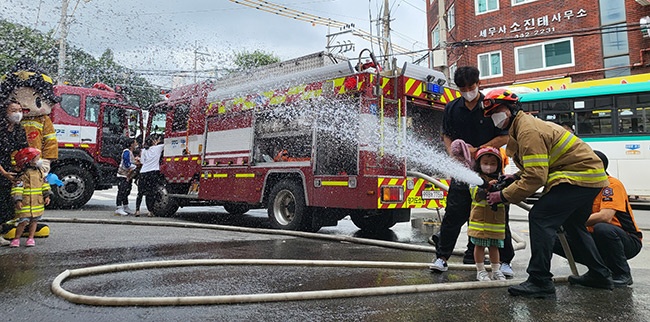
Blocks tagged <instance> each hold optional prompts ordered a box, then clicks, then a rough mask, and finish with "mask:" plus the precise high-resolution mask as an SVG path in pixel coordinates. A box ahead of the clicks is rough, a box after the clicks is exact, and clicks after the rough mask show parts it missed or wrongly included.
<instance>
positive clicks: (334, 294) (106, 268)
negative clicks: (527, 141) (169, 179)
mask: <svg viewBox="0 0 650 322" xmlns="http://www.w3.org/2000/svg"><path fill="white" fill-rule="evenodd" d="M409 175H412V174H411V173H409ZM425 180H427V181H430V182H432V183H434V184H436V182H437V183H438V184H439V185H440V186H439V187H440V188H441V189H444V190H447V186H446V185H444V184H442V183H440V182H439V181H437V180H435V179H433V178H425ZM43 221H44V222H58V223H78V224H82V223H83V224H121V225H147V226H165V227H181V228H197V229H218V230H228V231H237V232H245V233H263V234H271V235H286V236H295V237H303V238H318V239H325V240H331V241H339V242H350V243H359V244H365V245H373V246H381V247H389V248H397V249H405V250H411V251H425V252H433V251H435V248H434V247H431V246H420V245H408V244H403V243H396V242H388V241H380V240H370V239H364V238H356V237H350V236H334V235H323V234H316V233H308V232H299V231H286V230H273V229H261V228H247V227H235V226H225V225H211V224H195V223H181V222H159V221H146V222H145V221H121V220H108V219H105V220H103V219H99V220H98V219H77V218H74V219H66V218H47V219H44V220H43ZM512 239H513V241H514V242H515V243H514V245H513V247H514V249H515V250H520V249H523V248H525V247H526V243H525V240H524V239H523V238H522V237H521V236H519V235H517V234H515V233H513V234H512ZM454 254H455V255H462V254H463V251H462V250H455V251H454ZM214 265H230V266H232V265H248V266H250V265H257V266H269V265H274V266H278V265H282V266H307V267H348V268H386V269H417V270H421V269H427V268H428V266H429V263H403V262H380V261H326V260H288V259H279V260H278V259H273V260H269V259H193V260H172V261H151V262H138V263H125V264H114V265H101V266H94V267H86V268H79V269H70V270H66V271H64V272H62V273H61V274H59V275H58V276H57V277H56V278H55V279H54V281H53V282H52V285H51V290H52V292H53V293H54V294H56V295H57V296H60V297H62V298H64V299H66V300H67V301H70V302H72V303H77V304H86V305H101V306H174V305H206V304H237V303H259V302H279V301H295V300H315V299H332V298H348V297H363V296H378V295H396V294H411V293H424V292H438V291H452V290H471V289H482V288H495V287H507V286H511V285H516V284H519V283H520V282H521V280H507V281H493V282H491V283H485V282H479V281H475V282H456V283H435V284H420V285H403V286H385V287H372V288H356V289H338V290H320V291H307V292H285V293H267V294H241V295H216V296H187V297H101V296H88V295H82V294H75V293H72V292H70V291H67V290H65V289H64V288H63V287H62V286H61V285H62V283H63V282H64V281H65V280H66V279H69V278H74V277H82V276H89V275H98V274H106V273H115V272H122V271H129V270H143V269H157V268H170V267H189V266H214ZM449 268H450V269H452V270H475V267H474V266H472V265H461V264H449ZM554 280H555V281H556V282H566V280H567V277H556V278H554Z"/></svg>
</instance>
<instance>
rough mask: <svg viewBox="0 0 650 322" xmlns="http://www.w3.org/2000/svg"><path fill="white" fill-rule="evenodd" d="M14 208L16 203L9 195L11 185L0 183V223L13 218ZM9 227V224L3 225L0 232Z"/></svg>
mask: <svg viewBox="0 0 650 322" xmlns="http://www.w3.org/2000/svg"><path fill="white" fill-rule="evenodd" d="M15 209H16V203H15V202H14V198H12V197H11V185H3V184H0V225H1V224H4V223H5V222H7V221H9V220H11V219H14V214H15ZM12 228H13V227H12ZM9 229H10V228H9V225H3V226H2V228H0V233H2V234H4V233H6V232H7V231H9Z"/></svg>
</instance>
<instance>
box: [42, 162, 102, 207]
mask: <svg viewBox="0 0 650 322" xmlns="http://www.w3.org/2000/svg"><path fill="white" fill-rule="evenodd" d="M52 173H54V174H56V175H57V176H58V177H59V179H60V180H61V181H62V182H63V185H62V186H52V187H51V188H52V198H51V199H52V200H51V203H50V207H53V208H59V209H71V208H81V207H82V206H83V205H85V204H86V203H87V202H88V200H90V198H91V197H92V196H93V193H94V192H95V181H94V179H93V176H92V175H91V174H90V172H88V170H86V168H84V167H79V166H73V165H65V166H62V167H60V168H56V169H54V170H52Z"/></svg>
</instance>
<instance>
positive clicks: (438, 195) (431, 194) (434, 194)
mask: <svg viewBox="0 0 650 322" xmlns="http://www.w3.org/2000/svg"><path fill="white" fill-rule="evenodd" d="M444 197H445V195H444V192H443V191H442V190H424V191H422V199H424V200H431V199H442V198H444Z"/></svg>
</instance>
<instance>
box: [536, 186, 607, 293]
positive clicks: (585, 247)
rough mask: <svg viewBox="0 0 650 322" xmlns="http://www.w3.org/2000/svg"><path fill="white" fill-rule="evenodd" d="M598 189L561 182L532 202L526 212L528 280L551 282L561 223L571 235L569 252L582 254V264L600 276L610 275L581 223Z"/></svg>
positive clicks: (583, 223) (589, 210) (583, 222)
mask: <svg viewBox="0 0 650 322" xmlns="http://www.w3.org/2000/svg"><path fill="white" fill-rule="evenodd" d="M599 192H600V188H585V187H579V186H574V185H570V184H567V183H563V184H559V185H557V186H555V187H553V188H551V190H550V191H549V192H548V193H546V194H545V195H543V196H542V197H541V198H540V199H539V200H538V201H537V202H536V203H535V205H534V206H533V208H532V209H531V211H530V212H529V213H528V223H529V226H530V227H529V228H530V252H531V254H530V261H529V262H528V269H527V270H526V272H528V279H529V280H530V281H531V282H533V283H535V284H539V285H544V284H549V283H552V280H551V278H552V277H553V274H551V256H553V248H554V245H555V240H556V238H557V230H558V229H559V228H560V226H563V227H564V230H565V231H566V234H567V236H574V238H572V241H571V242H570V243H569V246H570V247H571V252H572V253H573V254H581V255H582V256H583V258H582V259H583V264H584V265H586V266H587V267H588V268H589V271H591V272H592V273H597V274H599V275H601V276H603V277H608V276H610V275H611V273H610V271H609V269H608V268H607V266H605V263H604V262H603V260H602V258H601V257H600V254H599V253H598V249H597V248H596V243H595V242H594V240H593V238H591V235H590V234H589V232H588V231H587V227H585V222H586V221H587V218H589V215H591V206H592V204H593V201H594V198H595V197H596V195H597V194H598V193H599Z"/></svg>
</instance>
